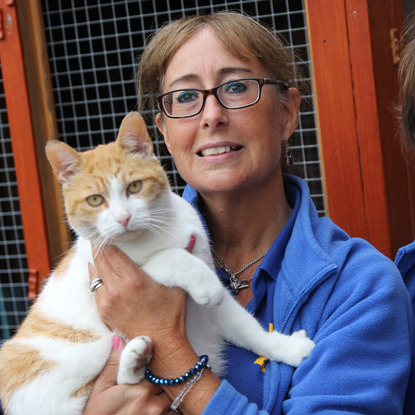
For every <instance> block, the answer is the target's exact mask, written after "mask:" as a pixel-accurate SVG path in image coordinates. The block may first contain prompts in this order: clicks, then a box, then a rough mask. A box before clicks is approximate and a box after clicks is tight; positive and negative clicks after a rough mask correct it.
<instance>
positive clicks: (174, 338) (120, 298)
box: [85, 247, 220, 415]
mask: <svg viewBox="0 0 415 415" xmlns="http://www.w3.org/2000/svg"><path fill="white" fill-rule="evenodd" d="M98 275H99V276H100V277H101V278H102V280H103V281H104V285H103V286H102V287H100V288H99V289H98V290H97V292H96V294H95V299H96V303H97V306H98V310H99V313H100V316H101V318H102V320H103V321H104V322H105V323H106V324H107V325H108V326H109V327H111V328H112V329H113V330H116V331H118V332H121V333H123V334H124V335H126V336H127V337H128V338H129V339H132V338H134V337H136V336H141V335H146V336H149V337H150V338H151V339H152V341H153V351H154V353H153V357H152V360H151V362H150V364H149V367H150V369H151V370H152V371H153V373H154V374H157V375H158V376H160V377H163V378H172V377H177V376H180V375H182V374H184V373H185V372H186V371H188V370H189V368H191V367H193V366H194V365H195V363H196V362H197V361H198V359H199V358H198V356H197V354H196V353H195V352H194V350H193V348H192V347H191V345H190V343H189V340H188V338H187V335H186V293H185V292H183V291H182V290H180V289H177V288H166V287H163V286H161V285H159V284H157V283H156V282H154V281H153V280H152V279H151V278H150V277H149V276H148V275H147V274H145V273H144V272H143V271H142V270H141V269H140V268H139V267H138V266H137V265H136V264H134V263H133V262H132V261H131V260H130V259H129V258H128V257H127V256H126V255H125V254H123V253H122V252H121V251H119V250H118V249H116V248H115V247H104V248H103V249H102V250H101V251H100V255H99V256H98V257H97V258H95V269H91V270H90V278H91V279H93V278H95V277H96V276H98ZM146 382H147V381H146ZM219 384H220V380H219V378H217V377H216V376H215V375H214V374H213V373H212V372H211V371H210V370H205V371H204V373H203V376H202V377H201V379H200V380H199V381H198V382H197V383H196V384H195V385H194V386H193V387H192V388H191V390H190V391H189V392H188V394H186V397H185V398H184V400H183V402H182V403H181V404H180V410H181V411H182V412H183V413H184V414H200V413H202V411H203V408H204V407H205V406H206V405H207V403H208V402H209V400H210V398H211V396H212V395H213V394H214V392H215V391H216V389H217V388H218V387H219ZM96 388H97V387H95V388H94V394H96V395H94V396H97V394H99V396H100V398H99V399H101V400H102V401H104V403H102V402H101V406H102V407H103V408H105V407H106V405H105V400H106V399H107V397H109V393H107V394H104V393H101V391H99V390H98V391H97V390H96ZM183 388H184V385H177V386H168V387H164V391H165V394H166V395H167V396H168V397H169V398H170V400H171V401H173V400H174V398H175V397H176V396H177V395H178V394H179V393H180V392H181V391H182V389H183ZM117 398H118V399H122V398H123V397H122V396H119V395H117V394H115V392H114V394H113V395H112V396H111V399H112V400H113V401H114V400H117ZM99 399H96V400H95V399H94V400H93V401H90V403H89V408H88V410H90V409H91V410H94V405H95V402H98V401H99ZM91 413H92V414H93V413H94V412H91ZM105 413H108V414H109V413H111V412H101V414H105ZM85 414H88V415H89V413H88V412H86V413H85Z"/></svg>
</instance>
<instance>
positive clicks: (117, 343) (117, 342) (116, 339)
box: [112, 336, 120, 350]
mask: <svg viewBox="0 0 415 415" xmlns="http://www.w3.org/2000/svg"><path fill="white" fill-rule="evenodd" d="M119 347H120V338H119V337H118V336H113V337H112V348H113V349H114V350H117V349H118V348H119Z"/></svg>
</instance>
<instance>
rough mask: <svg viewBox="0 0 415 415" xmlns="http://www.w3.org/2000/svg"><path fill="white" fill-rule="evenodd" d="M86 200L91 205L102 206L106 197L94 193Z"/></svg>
mask: <svg viewBox="0 0 415 415" xmlns="http://www.w3.org/2000/svg"><path fill="white" fill-rule="evenodd" d="M86 201H87V202H88V203H89V204H90V205H91V206H94V207H96V206H100V205H102V204H103V203H104V201H105V199H104V198H103V197H102V196H101V195H92V196H89V197H87V199H86Z"/></svg>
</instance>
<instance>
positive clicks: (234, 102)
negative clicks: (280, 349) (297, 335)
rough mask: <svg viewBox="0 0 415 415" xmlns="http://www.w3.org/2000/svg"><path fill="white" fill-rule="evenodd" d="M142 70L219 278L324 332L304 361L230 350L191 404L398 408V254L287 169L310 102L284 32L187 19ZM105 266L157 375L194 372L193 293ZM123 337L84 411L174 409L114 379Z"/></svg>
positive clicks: (404, 302) (401, 370)
mask: <svg viewBox="0 0 415 415" xmlns="http://www.w3.org/2000/svg"><path fill="white" fill-rule="evenodd" d="M138 76H139V78H138V86H139V96H140V97H141V98H142V102H141V110H145V109H148V102H147V101H146V99H147V98H146V97H148V96H149V94H158V95H159V98H158V103H159V108H160V113H159V114H157V117H156V122H157V126H158V128H159V130H160V132H161V134H162V135H163V136H164V140H165V142H166V145H167V148H168V150H169V151H170V153H171V154H172V156H173V158H174V160H175V162H176V166H177V168H178V170H179V173H180V175H181V176H182V177H183V178H184V180H185V181H186V182H187V183H188V187H187V188H186V190H185V192H184V195H183V197H184V198H186V199H187V200H188V201H189V202H190V203H192V204H193V206H194V207H195V209H197V210H198V211H199V212H200V214H201V217H202V218H203V220H204V221H205V223H206V227H207V229H208V230H209V235H210V239H211V241H212V246H213V252H214V254H213V255H214V257H215V259H216V262H217V265H218V274H219V276H220V277H221V278H222V279H223V282H224V284H225V285H229V283H230V274H231V272H230V271H229V270H231V271H232V272H233V273H235V274H237V276H236V278H237V279H238V280H239V281H242V280H245V281H243V282H241V284H242V285H243V286H244V288H240V289H236V290H235V297H236V299H237V301H239V302H240V303H241V304H242V305H244V306H246V307H247V308H248V310H250V311H251V312H252V313H254V314H255V316H256V317H257V318H258V319H259V320H260V321H261V323H262V324H263V326H264V327H267V328H268V326H269V325H270V324H272V325H273V327H274V328H275V329H276V330H279V331H282V332H284V333H291V332H293V331H297V330H299V329H305V330H306V331H307V333H308V334H309V336H310V337H311V338H312V339H313V340H314V341H315V342H316V346H315V348H314V350H313V351H312V353H311V355H310V357H309V358H307V359H305V360H304V361H303V362H302V363H301V365H300V366H299V367H298V368H297V369H296V370H295V371H294V368H292V367H290V366H287V365H283V364H278V363H276V362H271V363H268V364H267V365H265V366H264V367H261V365H259V364H256V361H257V359H258V356H253V355H252V354H251V353H249V352H247V351H245V350H240V349H237V348H235V347H233V346H231V345H230V346H229V347H228V348H227V359H228V362H229V369H228V373H227V375H226V376H225V379H219V378H217V377H216V376H215V375H214V373H213V372H212V371H208V370H205V371H204V373H203V376H202V377H201V378H200V379H199V380H198V382H197V383H195V384H194V385H193V386H192V388H191V389H190V390H189V391H188V393H187V394H186V396H185V397H184V399H183V400H182V401H181V403H180V405H179V409H180V410H181V411H182V413H184V414H200V413H202V412H203V411H204V412H203V413H206V414H215V415H218V414H256V413H262V414H266V413H270V414H280V413H282V412H283V413H291V414H294V413H297V414H312V413H337V412H347V413H365V414H377V415H379V414H392V413H393V414H398V413H400V412H402V407H403V399H404V395H405V390H406V384H407V381H408V375H409V373H408V372H409V369H408V367H409V362H410V341H411V340H410V336H411V333H412V332H411V331H412V314H411V309H410V302H409V298H408V294H407V292H406V290H405V287H404V285H403V283H402V279H401V277H400V275H399V272H398V271H397V269H396V267H395V266H394V265H393V264H392V263H391V262H390V261H389V260H387V259H386V258H385V257H383V256H382V255H381V254H380V253H378V252H377V251H376V250H375V249H374V248H372V247H371V246H370V245H369V244H368V243H366V242H364V241H362V240H359V239H350V238H349V237H348V236H347V235H346V234H345V233H344V232H343V231H342V230H341V229H339V228H338V227H336V226H335V225H334V224H333V223H332V222H331V221H330V220H329V219H328V218H324V219H320V218H319V217H318V215H317V213H316V210H315V207H314V205H313V202H312V201H311V198H310V195H309V192H308V188H307V186H306V184H305V183H304V182H303V181H302V180H300V179H298V178H296V177H293V176H289V175H283V173H282V168H281V160H282V159H283V158H284V151H283V150H282V149H283V148H285V145H286V142H287V140H288V139H289V137H290V136H291V134H292V133H293V131H294V130H295V128H296V126H297V122H298V112H299V105H300V97H299V93H298V90H297V89H296V88H294V87H293V86H292V85H294V82H293V66H292V62H291V58H290V55H289V54H288V53H287V52H286V50H285V49H284V48H283V45H282V43H281V42H280V41H279V40H277V39H276V38H275V37H274V36H273V35H272V34H271V33H270V32H269V31H267V30H266V29H264V28H263V27H262V26H260V25H259V24H257V23H256V22H255V21H253V20H251V19H250V18H248V17H245V16H243V15H240V14H236V13H228V12H223V13H218V14H213V15H209V16H204V17H193V18H185V19H182V20H180V21H177V22H174V23H172V24H171V25H169V26H167V27H165V28H164V29H162V30H161V31H160V32H158V34H156V35H155V36H154V38H153V39H152V40H151V42H150V43H149V45H148V47H147V49H146V51H145V53H144V55H143V56H142V58H141V62H140V65H139V68H138ZM270 80H271V81H270ZM252 88H253V89H254V90H255V91H257V92H256V93H254V94H252V95H251V94H250V93H249V94H248V92H246V91H252ZM255 88H256V89H255ZM177 91H178V92H177ZM258 91H260V94H259V92H258ZM241 96H242V97H244V98H243V99H242V98H240V97H241ZM235 97H236V98H235ZM177 103H179V104H177ZM264 254H265V255H264ZM95 265H96V271H93V272H91V274H92V275H91V277H94V276H95V275H99V276H101V277H102V279H103V280H104V285H103V286H102V287H101V288H100V289H99V290H98V291H97V294H96V301H97V305H98V307H99V310H100V314H101V316H102V318H103V320H104V321H105V322H106V323H107V324H108V325H109V326H110V327H112V328H114V329H118V330H120V331H122V332H124V333H126V334H127V336H129V337H131V338H132V337H134V336H137V335H142V334H146V335H149V336H150V337H151V338H152V339H153V341H154V356H153V359H152V362H151V364H150V368H151V370H152V372H153V373H156V374H157V375H159V376H162V377H164V378H171V377H176V376H178V375H179V374H183V373H185V372H186V371H187V370H188V369H189V368H190V367H192V366H193V365H194V364H195V362H196V361H197V360H198V357H197V355H196V354H195V352H194V351H193V350H192V348H191V346H190V344H189V341H188V339H187V336H186V332H185V328H184V318H185V295H184V294H183V293H182V292H181V291H180V290H174V291H172V290H167V289H165V288H164V287H159V286H157V285H156V284H155V283H154V282H153V281H152V280H151V279H150V278H149V277H148V276H146V275H144V274H143V272H142V271H141V270H140V269H139V268H138V267H136V266H135V265H134V264H132V263H131V262H130V261H129V260H128V259H127V258H125V256H124V255H122V254H121V253H120V252H118V251H116V250H115V249H114V248H111V247H109V248H108V249H106V250H105V254H104V256H103V258H100V259H99V260H97V262H96V264H95ZM234 283H235V281H234ZM236 284H238V283H237V282H236ZM118 346H119V343H118V340H117V339H116V340H115V350H114V352H113V354H112V355H111V358H110V361H109V364H108V365H107V366H106V368H105V370H104V372H103V373H102V374H101V376H100V378H99V379H98V381H97V383H96V385H95V388H94V391H93V393H92V394H91V397H90V400H89V402H88V405H87V407H86V409H85V414H93V413H100V414H105V413H108V414H109V413H111V414H114V413H123V414H124V413H131V414H146V413H169V410H170V409H169V407H170V404H171V402H172V401H173V400H174V399H175V398H176V397H177V396H178V395H179V393H180V392H181V391H182V389H183V387H180V386H168V387H167V386H163V387H156V386H154V385H152V384H150V383H149V382H147V381H145V382H142V384H140V385H132V386H131V385H129V386H127V385H118V386H113V385H114V379H115V375H114V373H115V370H116V365H117V357H118V353H119V348H118ZM397 351H399V352H398V353H397ZM155 408H156V409H155ZM153 410H154V412H151V411H153Z"/></svg>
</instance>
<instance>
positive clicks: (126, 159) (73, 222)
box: [46, 112, 169, 244]
mask: <svg viewBox="0 0 415 415" xmlns="http://www.w3.org/2000/svg"><path fill="white" fill-rule="evenodd" d="M46 154H47V157H48V159H49V162H50V164H51V165H52V168H53V170H54V173H55V174H56V176H57V178H58V180H59V181H60V182H61V185H62V194H63V199H64V205H65V212H66V215H67V218H68V222H69V224H70V226H71V228H72V229H73V230H74V231H75V232H76V233H77V234H78V235H81V236H83V237H84V238H87V239H89V240H94V241H97V242H98V243H100V244H102V243H111V242H113V241H116V240H128V239H131V238H133V237H135V236H136V235H137V234H138V233H139V232H141V231H142V230H143V229H149V228H150V227H151V226H153V227H156V226H158V225H159V223H155V222H157V221H160V212H161V211H162V207H161V206H158V204H157V202H158V201H159V199H160V196H161V195H162V194H163V193H164V192H166V191H167V190H168V189H169V183H168V179H167V176H166V174H165V172H164V170H163V168H162V167H161V165H160V164H159V162H158V160H157V158H156V157H155V156H154V154H153V145H152V143H151V139H150V137H149V135H148V133H147V129H146V126H145V124H144V121H143V120H142V118H141V116H140V115H139V114H138V113H137V112H131V113H129V114H128V115H127V116H126V117H125V118H124V119H123V121H122V123H121V127H120V130H119V134H118V138H117V140H116V141H115V142H112V143H109V144H106V145H100V146H98V147H96V148H95V149H92V150H88V151H85V152H78V151H76V150H74V149H73V148H71V147H70V146H68V145H67V144H65V143H63V142H61V141H56V140H54V141H50V142H49V143H48V144H47V146H46ZM157 212H159V214H157ZM157 216H158V218H157Z"/></svg>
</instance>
